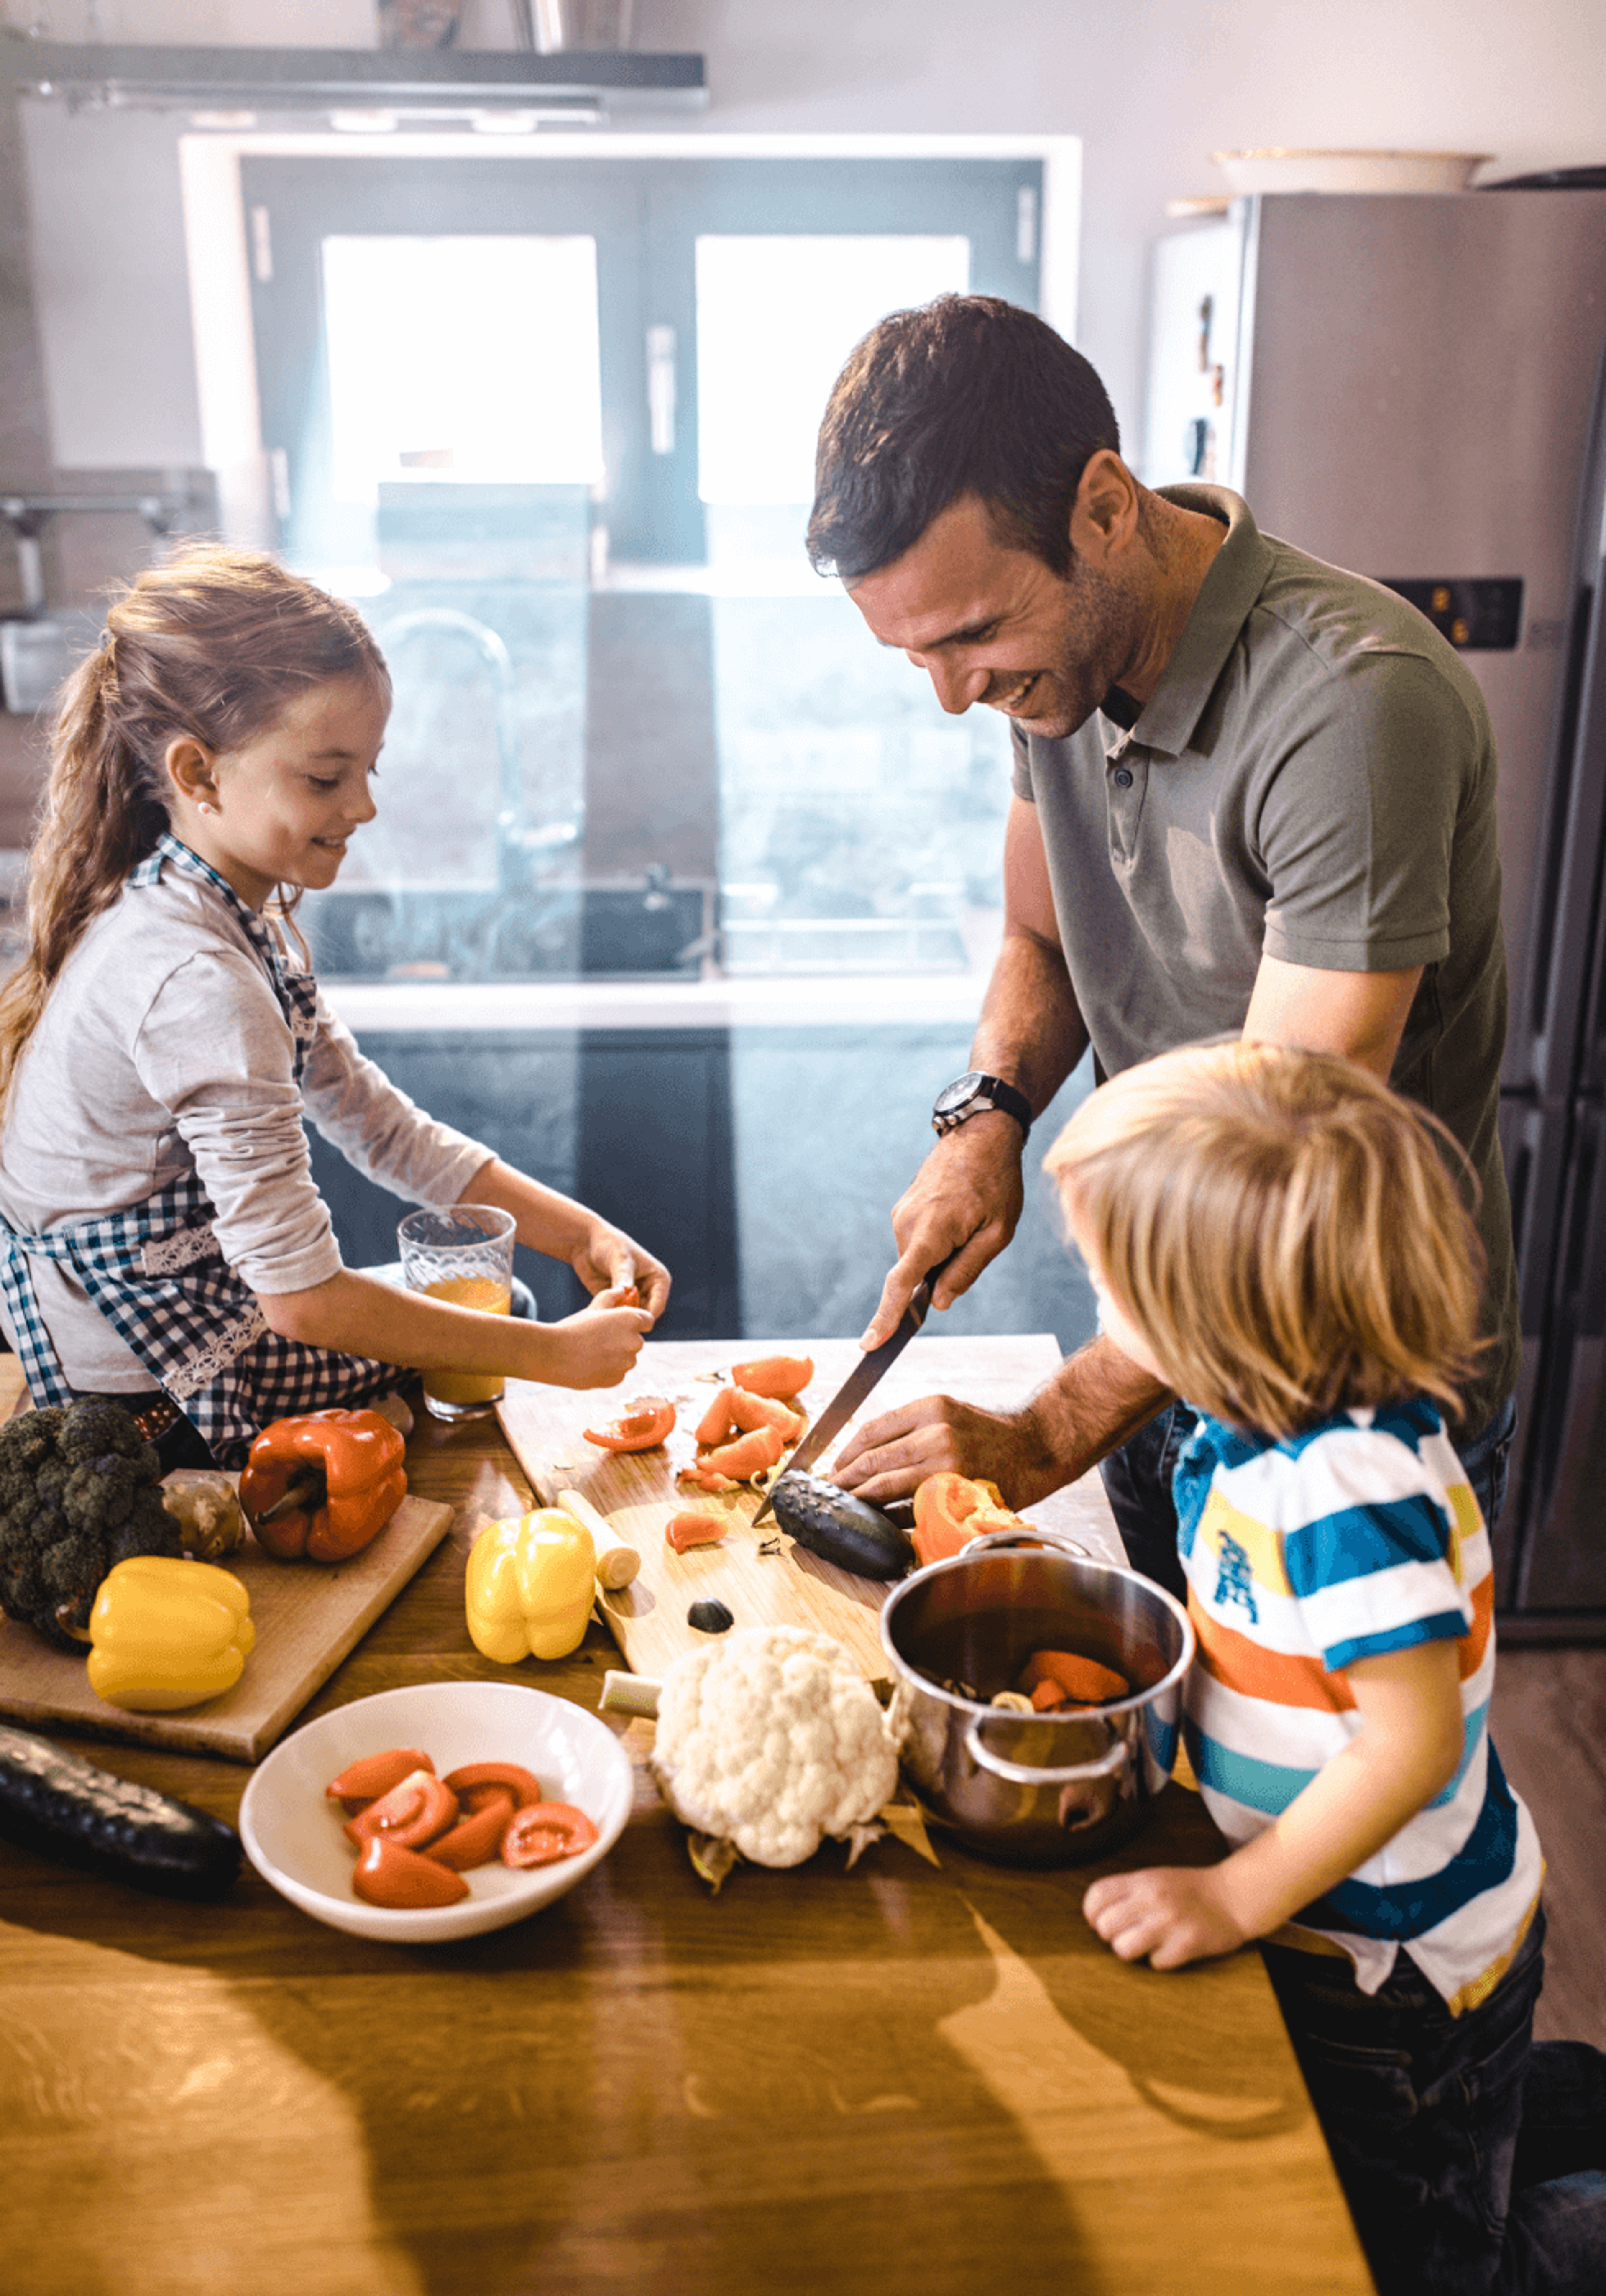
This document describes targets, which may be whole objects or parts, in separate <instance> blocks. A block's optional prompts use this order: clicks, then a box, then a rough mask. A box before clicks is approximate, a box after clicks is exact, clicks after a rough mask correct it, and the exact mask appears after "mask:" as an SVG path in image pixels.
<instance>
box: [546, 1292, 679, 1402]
mask: <svg viewBox="0 0 1606 2296" xmlns="http://www.w3.org/2000/svg"><path fill="white" fill-rule="evenodd" d="M618 1303H619V1292H599V1293H598V1294H597V1296H596V1298H595V1299H594V1300H593V1301H592V1302H591V1304H590V1306H589V1307H586V1308H581V1309H580V1310H579V1312H578V1314H577V1315H573V1316H565V1317H564V1318H563V1321H562V1322H561V1324H551V1325H550V1326H549V1329H550V1330H551V1332H552V1333H553V1337H554V1338H555V1339H557V1340H558V1341H559V1342H560V1347H561V1353H560V1356H559V1359H558V1362H557V1363H556V1365H554V1366H553V1369H552V1370H551V1371H550V1372H548V1373H546V1374H544V1376H545V1377H546V1378H549V1379H550V1380H551V1381H552V1382H553V1385H554V1386H555V1387H617V1386H618V1385H619V1382H620V1380H622V1379H623V1378H624V1376H625V1374H626V1373H627V1372H628V1371H630V1370H631V1369H632V1368H633V1367H634V1365H635V1359H636V1357H637V1356H639V1355H640V1353H641V1351H642V1340H643V1336H644V1335H645V1334H646V1333H648V1332H650V1331H651V1328H652V1318H651V1316H650V1315H648V1314H647V1312H646V1311H645V1309H644V1308H625V1307H621V1306H619V1304H618Z"/></svg>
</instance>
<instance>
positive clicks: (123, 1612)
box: [89, 1554, 257, 1714]
mask: <svg viewBox="0 0 1606 2296" xmlns="http://www.w3.org/2000/svg"><path fill="white" fill-rule="evenodd" d="M250 1601H251V1598H250V1595H249V1593H248V1592H247V1590H246V1589H245V1587H242V1584H241V1582H240V1581H239V1579H236V1578H235V1576H234V1572H233V1571H232V1570H218V1569H217V1566H216V1564H214V1563H210V1562H192V1561H191V1560H190V1559H189V1558H188V1556H180V1557H171V1556H168V1555H165V1554H135V1555H131V1556H130V1557H129V1559H128V1561H127V1562H119V1563H118V1564H117V1565H116V1566H115V1567H114V1568H113V1569H112V1570H110V1571H109V1572H108V1573H107V1575H106V1577H105V1578H104V1579H102V1581H101V1587H100V1591H99V1593H98V1594H97V1595H95V1598H94V1609H93V1610H92V1611H90V1613H89V1640H90V1644H91V1648H90V1652H89V1686H90V1688H91V1689H92V1690H93V1691H94V1693H95V1695H96V1697H97V1698H103V1699H104V1700H105V1701H106V1703H107V1704H108V1705H109V1706H121V1707H125V1708H127V1710H128V1712H130V1713H131V1714H171V1713H174V1712H176V1710H177V1709H178V1708H180V1707H183V1706H199V1705H200V1704H201V1702H202V1701H203V1700H205V1699H208V1698H217V1697H220V1696H221V1695H222V1693H223V1692H224V1691H225V1690H232V1689H233V1688H234V1685H235V1683H237V1682H238V1681H239V1679H240V1677H241V1675H242V1673H243V1672H244V1670H245V1661H246V1660H247V1658H248V1657H249V1656H250V1652H251V1648H252V1645H253V1644H254V1643H255V1642H256V1639H257V1630H256V1628H255V1627H253V1626H252V1624H251V1620H250Z"/></svg>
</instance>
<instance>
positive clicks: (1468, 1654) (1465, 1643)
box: [1456, 1570, 1495, 1682]
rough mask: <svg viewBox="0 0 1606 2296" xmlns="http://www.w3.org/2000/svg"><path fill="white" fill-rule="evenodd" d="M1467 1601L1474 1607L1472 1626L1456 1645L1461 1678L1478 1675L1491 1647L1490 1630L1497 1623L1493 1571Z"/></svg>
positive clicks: (1472, 1591)
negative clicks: (1459, 1658) (1459, 1656)
mask: <svg viewBox="0 0 1606 2296" xmlns="http://www.w3.org/2000/svg"><path fill="white" fill-rule="evenodd" d="M1467 1599H1468V1600H1469V1601H1470V1602H1471V1605H1472V1624H1471V1628H1469V1630H1468V1631H1467V1633H1465V1634H1464V1635H1463V1636H1462V1638H1461V1641H1460V1643H1459V1644H1457V1645H1456V1647H1457V1648H1458V1650H1459V1651H1460V1652H1461V1678H1462V1680H1463V1682H1464V1681H1465V1680H1466V1678H1467V1677H1468V1675H1469V1674H1476V1673H1477V1671H1478V1669H1479V1667H1480V1666H1481V1665H1482V1664H1483V1654H1484V1652H1486V1651H1487V1648H1488V1646H1489V1630H1490V1628H1492V1627H1493V1625H1494V1623H1495V1574H1494V1572H1493V1571H1492V1570H1491V1571H1489V1572H1487V1574H1486V1575H1485V1576H1484V1577H1483V1578H1481V1579H1479V1582H1478V1584H1477V1586H1476V1587H1471V1588H1470V1589H1469V1590H1468V1597H1467Z"/></svg>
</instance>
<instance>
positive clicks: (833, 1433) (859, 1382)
mask: <svg viewBox="0 0 1606 2296" xmlns="http://www.w3.org/2000/svg"><path fill="white" fill-rule="evenodd" d="M958 1256H959V1255H958V1253H957V1252H956V1251H951V1252H949V1254H948V1258H947V1259H940V1260H938V1263H937V1266H936V1267H933V1268H931V1269H930V1270H929V1272H928V1273H927V1274H926V1275H923V1276H922V1278H921V1280H920V1282H919V1283H917V1284H916V1285H915V1287H914V1291H913V1292H911V1293H910V1295H909V1304H908V1306H907V1307H906V1308H905V1309H904V1312H903V1314H902V1316H900V1317H899V1318H898V1323H897V1330H896V1331H895V1332H894V1333H893V1334H892V1336H891V1338H890V1339H888V1340H883V1341H881V1345H880V1347H879V1348H872V1349H871V1350H870V1352H869V1354H868V1355H867V1356H862V1357H860V1359H859V1361H858V1363H857V1364H856V1365H855V1366H854V1368H853V1370H852V1371H850V1372H849V1373H848V1377H847V1378H846V1379H845V1380H844V1381H843V1382H842V1384H841V1386H840V1388H838V1390H837V1391H836V1393H835V1394H834V1395H833V1396H832V1398H831V1401H830V1402H829V1403H828V1404H827V1405H826V1406H825V1408H824V1410H823V1412H822V1413H821V1414H820V1415H819V1417H818V1418H817V1419H816V1420H815V1423H814V1425H813V1426H812V1427H811V1428H810V1429H809V1431H808V1432H807V1435H806V1436H805V1437H804V1438H803V1440H802V1441H801V1442H800V1443H799V1446H798V1447H797V1449H796V1450H795V1451H794V1452H793V1453H792V1455H791V1458H790V1459H788V1461H787V1463H786V1464H785V1466H784V1467H783V1469H782V1473H783V1474H788V1475H790V1474H793V1473H796V1474H799V1475H801V1474H807V1472H808V1470H809V1468H810V1467H812V1466H813V1464H814V1463H815V1460H816V1459H817V1458H818V1457H819V1456H820V1455H821V1453H822V1452H824V1451H828V1450H829V1449H830V1448H831V1446H832V1444H833V1443H834V1442H835V1441H836V1439H837V1437H838V1436H839V1435H840V1433H841V1431H842V1430H843V1428H844V1427H846V1426H847V1424H848V1421H849V1420H850V1419H851V1418H852V1417H853V1415H854V1413H855V1412H856V1410H857V1409H858V1407H859V1406H860V1404H861V1403H863V1402H864V1398H865V1397H866V1396H867V1395H868V1394H869V1393H870V1391H871V1390H872V1389H873V1387H874V1386H875V1384H876V1382H877V1381H878V1380H879V1379H880V1378H881V1374H882V1373H883V1372H884V1371H885V1370H886V1369H887V1368H888V1366H889V1365H890V1364H893V1363H896V1362H897V1358H898V1357H899V1356H901V1355H902V1353H903V1351H904V1349H905V1348H906V1347H907V1346H908V1344H909V1342H910V1341H911V1340H912V1339H913V1338H914V1334H915V1333H916V1332H918V1331H919V1329H920V1327H921V1325H922V1324H923V1323H924V1322H925V1320H926V1311H927V1309H928V1308H930V1305H931V1286H932V1285H933V1283H936V1281H937V1279H938V1276H939V1275H941V1274H942V1272H943V1269H944V1268H945V1267H946V1266H947V1265H948V1260H951V1259H957V1258H958ZM776 1480H777V1481H778V1480H780V1478H779V1477H777V1478H776ZM770 1497H771V1494H770V1492H769V1491H766V1493H765V1495H764V1504H763V1505H762V1506H761V1507H760V1508H759V1509H758V1513H757V1514H756V1515H755V1516H754V1517H753V1521H754V1522H755V1523H760V1522H762V1521H764V1518H765V1516H766V1514H767V1513H769V1511H770Z"/></svg>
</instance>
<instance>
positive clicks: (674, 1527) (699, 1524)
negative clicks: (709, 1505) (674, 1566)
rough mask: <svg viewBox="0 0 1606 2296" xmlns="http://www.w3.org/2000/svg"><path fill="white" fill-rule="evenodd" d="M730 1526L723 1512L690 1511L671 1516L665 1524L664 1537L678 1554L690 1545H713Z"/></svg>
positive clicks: (722, 1536) (682, 1552)
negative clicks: (704, 1512) (703, 1512)
mask: <svg viewBox="0 0 1606 2296" xmlns="http://www.w3.org/2000/svg"><path fill="white" fill-rule="evenodd" d="M729 1528H730V1526H729V1524H728V1523H727V1522H726V1521H725V1517H724V1516H723V1515H722V1514H702V1513H695V1512H688V1513H683V1514H672V1515H671V1516H670V1517H669V1520H668V1522H667V1523H665V1525H664V1537H665V1538H667V1539H668V1542H669V1544H670V1546H672V1547H673V1548H674V1549H675V1552H676V1554H684V1553H685V1551H686V1549H687V1547H688V1546H713V1545H714V1543H715V1541H716V1540H717V1539H721V1538H724V1537H725V1532H726V1531H727V1530H728V1529H729Z"/></svg>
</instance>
